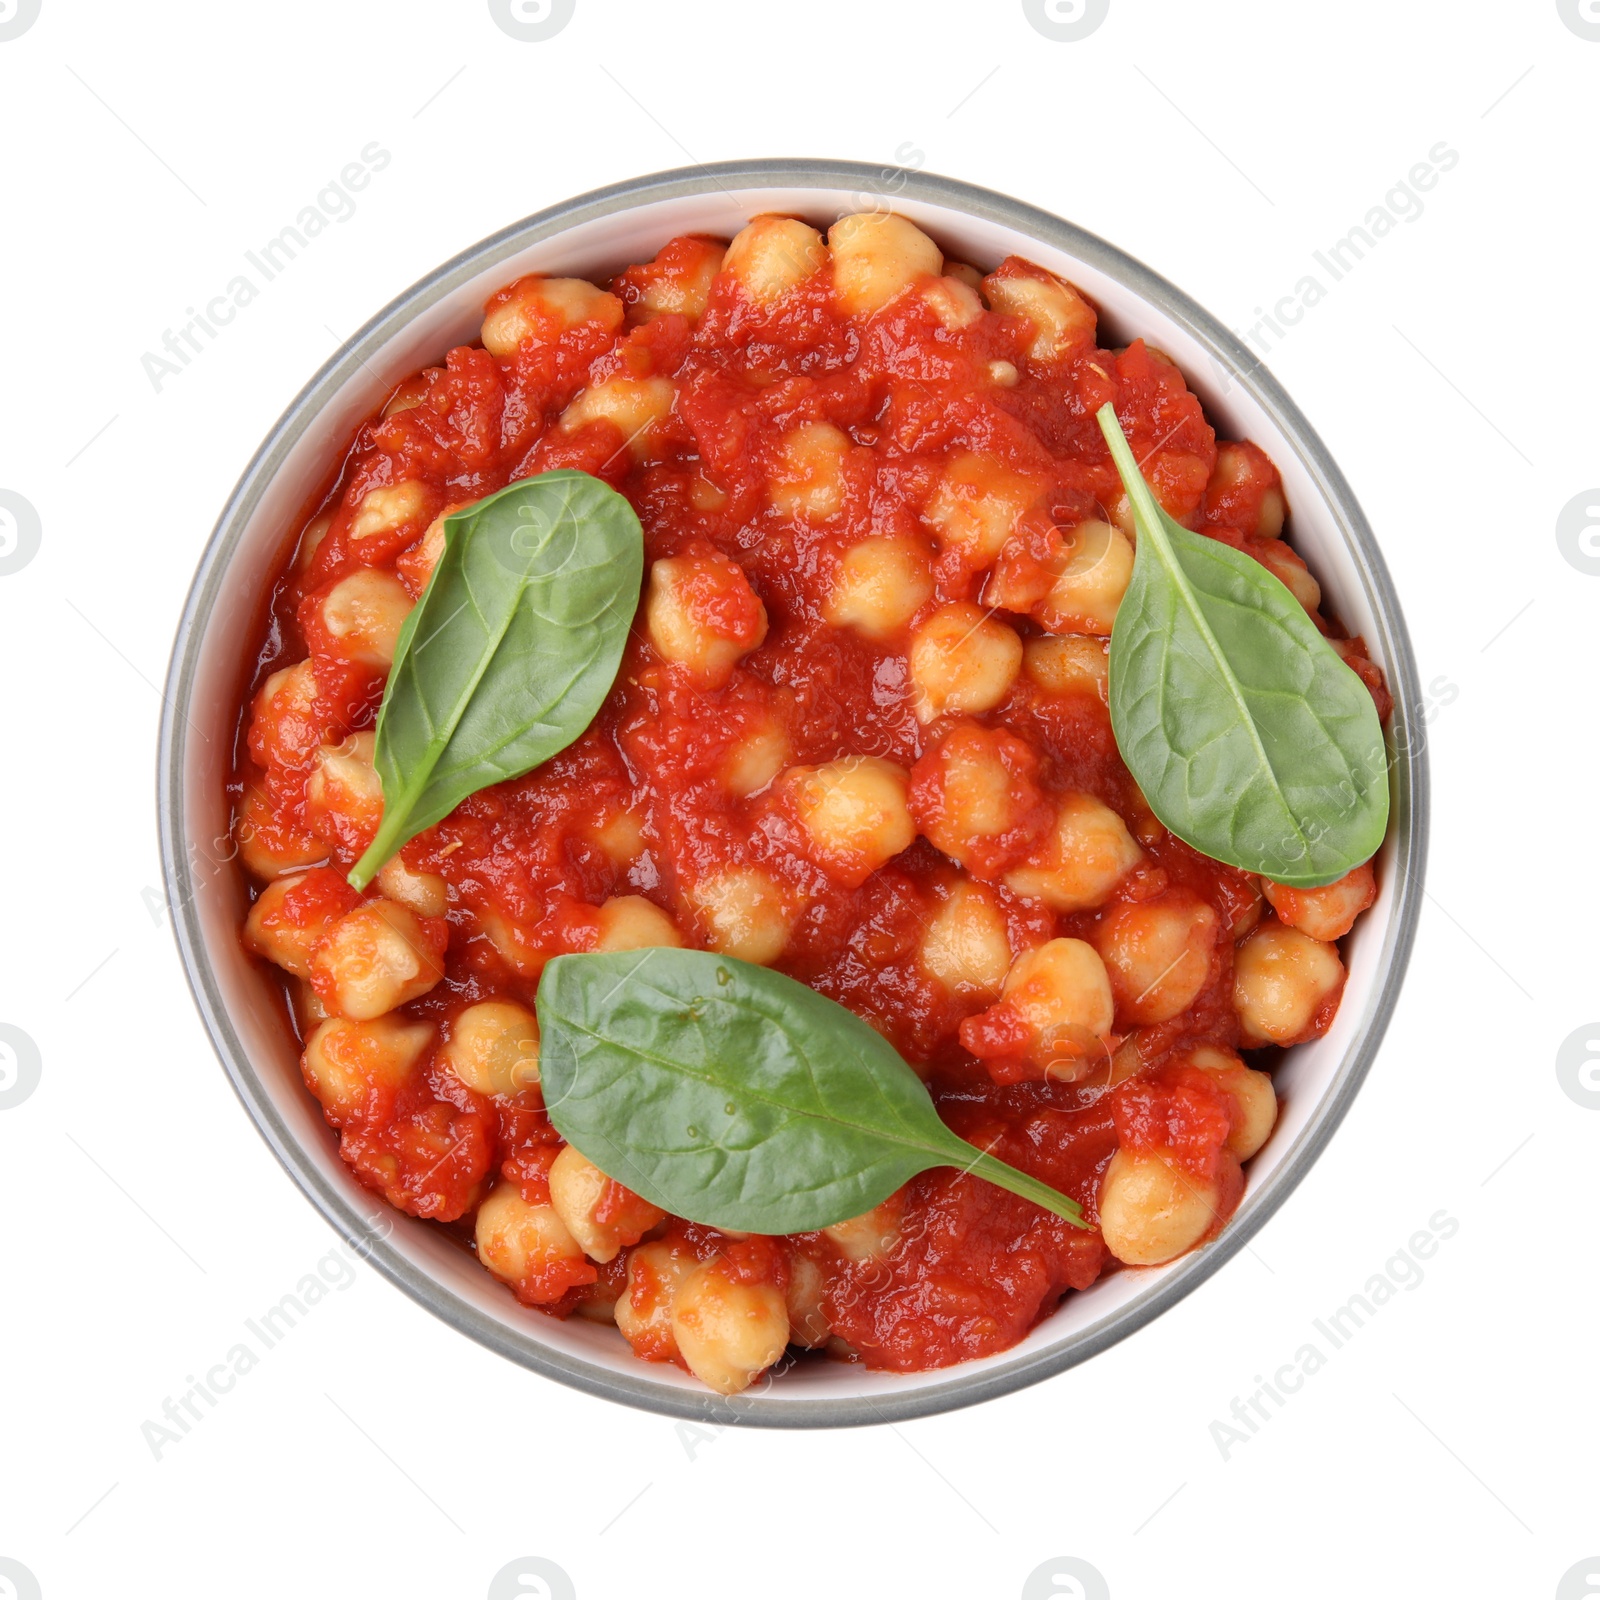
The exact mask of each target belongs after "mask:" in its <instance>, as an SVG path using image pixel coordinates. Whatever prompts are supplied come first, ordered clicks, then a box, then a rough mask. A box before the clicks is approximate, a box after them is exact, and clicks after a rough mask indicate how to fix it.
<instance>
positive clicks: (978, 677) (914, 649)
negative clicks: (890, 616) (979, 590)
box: [911, 601, 1022, 722]
mask: <svg viewBox="0 0 1600 1600" xmlns="http://www.w3.org/2000/svg"><path fill="white" fill-rule="evenodd" d="M1021 669H1022V640H1021V639H1019V638H1018V637H1017V633H1016V630H1015V629H1014V628H1011V627H1008V626H1007V625H1006V624H1005V623H1003V622H1000V621H997V620H996V619H995V618H994V617H992V616H988V615H986V614H985V613H984V612H983V611H981V610H979V608H978V607H977V606H975V605H971V604H969V603H968V602H966V601H957V602H956V603H955V604H953V605H947V606H940V608H939V609H938V610H937V611H935V612H934V613H933V615H932V616H931V617H929V618H928V619H927V620H926V621H925V622H924V623H922V625H921V626H920V627H918V628H917V630H916V632H915V633H914V634H913V635H912V636H911V682H912V688H913V693H912V706H913V708H914V709H915V711H916V714H917V720H918V721H919V722H932V721H933V720H934V719H935V718H937V717H942V716H944V715H946V714H947V713H948V712H952V711H992V710H993V709H994V707H995V706H997V705H999V704H1000V702H1001V701H1002V700H1004V699H1005V697H1006V695H1007V693H1009V691H1010V689H1011V685H1012V684H1013V683H1014V682H1015V681H1016V677H1017V673H1018V672H1019V671H1021Z"/></svg>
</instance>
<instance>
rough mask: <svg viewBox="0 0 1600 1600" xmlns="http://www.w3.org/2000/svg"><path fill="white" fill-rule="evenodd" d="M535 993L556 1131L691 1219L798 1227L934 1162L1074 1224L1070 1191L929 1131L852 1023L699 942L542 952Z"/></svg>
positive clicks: (751, 1228) (778, 979) (924, 1105)
mask: <svg viewBox="0 0 1600 1600" xmlns="http://www.w3.org/2000/svg"><path fill="white" fill-rule="evenodd" d="M537 1003H538V1009H539V1032H540V1045H539V1075H540V1081H541V1085H542V1088H543V1091H544V1098H545V1105H546V1107H547V1109H548V1111H549V1114H550V1120H551V1121H552V1122H553V1123H554V1124H555V1125H556V1128H557V1130H558V1131H559V1132H560V1134H561V1136H562V1137H563V1138H564V1139H566V1140H567V1141H568V1143H570V1144H573V1145H576V1146H577V1148H578V1149H579V1150H581V1151H582V1152H583V1154H584V1155H586V1156H587V1157H588V1158H589V1160H591V1161H592V1162H594V1164H595V1165H596V1166H597V1167H599V1168H600V1170H601V1171H602V1172H604V1173H606V1174H607V1175H608V1176H610V1177H613V1178H615V1179H616V1180H617V1181H618V1182H619V1183H623V1184H626V1185H627V1186H628V1188H630V1189H632V1190H633V1191H634V1192H635V1193H636V1194H641V1195H643V1196H644V1198H645V1199H646V1200H649V1201H650V1202H652V1204H654V1205H658V1206H661V1207H663V1208H664V1209H665V1210H667V1211H670V1212H673V1213H674V1214H675V1215H677V1216H680V1217H687V1218H688V1219H689V1220H690V1221H691V1222H703V1223H707V1224H709V1225H710V1226H712V1227H720V1228H736V1229H740V1230H743V1231H747V1232H751V1233H770V1234H782V1233H806V1232H809V1231H810V1230H811V1229H813V1228H825V1227H828V1226H830V1225H831V1224H832V1223H835V1222H842V1221H844V1219H845V1218H846V1217H855V1216H859V1215H860V1214H861V1213H862V1212H863V1211H870V1210H871V1209H872V1207H873V1206H875V1205H877V1204H878V1202H879V1201H881V1200H884V1199H886V1198H887V1197H888V1196H889V1195H891V1194H892V1193H893V1192H894V1191H895V1190H896V1189H898V1188H899V1187H900V1186H901V1184H903V1183H905V1182H906V1181H907V1180H908V1179H910V1178H913V1177H915V1176H916V1174H917V1173H919V1172H922V1171H924V1170H926V1169H927V1168H929V1167H946V1166H950V1167H960V1168H962V1169H963V1170H965V1171H968V1172H972V1173H975V1174H977V1176H979V1177H981V1178H985V1179H987V1180H988V1181H989V1182H990V1183H994V1184H998V1185H999V1186H1000V1187H1001V1188H1002V1189H1009V1190H1010V1191H1011V1192H1012V1193H1013V1194H1017V1195H1021V1196H1023V1197H1024V1198H1025V1199H1028V1200H1031V1201H1033V1202H1034V1204H1035V1205H1038V1206H1042V1207H1043V1208H1044V1209H1045V1210H1047V1211H1051V1212H1054V1213H1055V1215H1056V1216H1058V1217H1064V1218H1066V1220H1067V1221H1069V1222H1072V1223H1074V1224H1076V1225H1077V1226H1079V1227H1085V1226H1087V1224H1085V1223H1084V1221H1083V1218H1082V1213H1081V1212H1080V1211H1079V1209H1078V1206H1077V1205H1076V1203H1075V1202H1074V1201H1072V1200H1069V1199H1068V1198H1067V1197H1066V1196H1065V1195H1063V1194H1058V1193H1057V1192H1056V1191H1055V1190H1054V1189H1052V1188H1050V1187H1049V1186H1048V1185H1047V1184H1043V1183H1040V1182H1039V1181H1038V1180H1037V1179H1034V1178H1030V1177H1029V1176H1028V1175H1027V1174H1026V1173H1023V1172H1018V1171H1017V1170H1016V1168H1015V1167H1010V1166H1007V1165H1006V1163H1005V1162H1003V1161H999V1160H996V1159H995V1157H993V1156H990V1155H988V1154H986V1153H985V1152H984V1151H982V1150H979V1149H978V1148H977V1147H976V1146H975V1145H970V1144H968V1143H967V1142H966V1140H964V1139H962V1138H959V1137H958V1136H957V1135H956V1134H954V1133H952V1132H951V1131H950V1130H949V1129H948V1128H947V1127H945V1125H944V1123H943V1122H941V1121H940V1120H939V1113H938V1112H937V1111H935V1110H934V1106H933V1101H932V1100H931V1099H929V1097H928V1091H927V1090H926V1089H924V1088H923V1086H922V1083H921V1081H920V1080H919V1079H918V1077H917V1075H916V1073H914V1072H913V1071H912V1070H911V1068H910V1067H908V1066H907V1065H906V1063H905V1062H904V1061H902V1060H901V1059H900V1057H899V1056H898V1055H897V1054H896V1053H895V1052H894V1050H893V1049H892V1048H891V1047H890V1046H889V1045H888V1044H887V1043H886V1042H885V1041H884V1040H883V1039H882V1038H881V1037H880V1036H879V1035H878V1034H877V1033H875V1032H874V1031H873V1030H872V1029H871V1028H869V1027H868V1026H867V1024H866V1023H864V1022H863V1021H862V1020H861V1019H860V1018H859V1017H857V1016H855V1015H854V1014H853V1013H851V1012H849V1011H847V1010H846V1009H845V1008H844V1007H843V1006H841V1005H837V1004H835V1003H834V1002H833V1001H832V1000H829V999H827V998H826V997H825V996H823V995H820V994H818V993H817V992H816V991H815V990H814V989H808V988H807V987H806V986H805V985H804V984H803V983H796V982H795V980H794V979H793V978H786V977H784V976H783V975H782V974H781V973H777V972H769V971H768V970H767V969H766V968H765V967H757V966H752V965H751V964H750V963H749V962H745V961H735V960H733V959H731V958H730V957H728V956H719V955H714V954H711V953H709V952H707V951H703V950H667V949H654V950H621V951H611V952H607V953H605V954H600V955H567V956H557V957H556V959H555V960H554V961H552V962H551V963H550V964H549V965H548V966H547V967H546V968H545V969H544V974H543V976H542V977H541V978H540V981H539V994H538V1002H537Z"/></svg>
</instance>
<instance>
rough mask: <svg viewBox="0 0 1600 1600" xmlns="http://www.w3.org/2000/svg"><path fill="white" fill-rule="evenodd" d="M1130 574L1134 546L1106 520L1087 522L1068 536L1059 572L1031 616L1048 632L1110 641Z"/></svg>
mask: <svg viewBox="0 0 1600 1600" xmlns="http://www.w3.org/2000/svg"><path fill="white" fill-rule="evenodd" d="M1132 576H1133V546H1132V545H1131V544H1130V543H1129V542H1128V538H1127V536H1126V535H1125V534H1124V533H1122V532H1121V531H1120V530H1119V529H1117V528H1113V527H1112V526H1111V524H1110V523H1109V522H1101V521H1099V520H1098V519H1097V518H1091V519H1090V520H1089V521H1087V522H1081V523H1079V524H1078V526H1077V527H1076V528H1074V529H1072V531H1071V533H1070V534H1069V535H1068V543H1067V548H1066V551H1065V552H1064V556H1063V561H1062V565H1061V568H1060V571H1059V572H1058V573H1057V575H1056V579H1055V582H1054V583H1052V584H1051V586H1050V590H1049V592H1048V593H1047V594H1046V595H1045V597H1044V599H1043V600H1041V601H1040V602H1039V604H1038V605H1037V606H1036V607H1035V608H1034V610H1033V615H1034V616H1035V617H1036V618H1038V620H1039V622H1040V623H1041V624H1042V625H1043V626H1044V627H1046V628H1048V629H1049V630H1050V631H1051V632H1052V633H1090V634H1099V635H1100V636H1101V637H1109V635H1110V633H1111V625H1112V623H1114V622H1115V621H1116V620H1117V607H1118V606H1120V605H1121V604H1122V597H1123V595H1124V594H1126V593H1127V591H1128V581H1129V579H1130V578H1132Z"/></svg>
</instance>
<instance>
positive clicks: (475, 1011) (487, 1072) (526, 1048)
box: [439, 1000, 539, 1096]
mask: <svg viewBox="0 0 1600 1600" xmlns="http://www.w3.org/2000/svg"><path fill="white" fill-rule="evenodd" d="M439 1060H440V1061H441V1062H443V1063H444V1065H445V1066H447V1067H449V1069H450V1070H451V1071H452V1072H453V1073H455V1075H456V1076H457V1077H458V1078H459V1079H460V1080H461V1081H462V1082H463V1083H464V1084H466V1086H467V1087H468V1088H469V1089H471V1090H473V1091H474V1092H476V1093H477V1094H498V1095H508V1096H509V1095H514V1094H520V1093H521V1092H522V1091H523V1090H524V1089H530V1088H532V1087H534V1086H535V1085H536V1084H537V1083H538V1082H539V1019H538V1018H537V1017H536V1016H535V1015H534V1014H533V1012H531V1011H530V1010H529V1009H528V1008H527V1007H526V1006H520V1005H518V1004H517V1003H516V1002H515V1001H512V1000H481V1001H479V1002H478V1004H477V1005H472V1006H468V1007H467V1009H466V1010H465V1011H463V1012H462V1013H461V1014H460V1015H459V1016H458V1017H457V1018H456V1020H455V1021H454V1022H453V1023H452V1024H451V1025H450V1037H449V1039H448V1040H447V1041H446V1042H445V1043H444V1045H443V1046H442V1047H441V1048H440V1051H439Z"/></svg>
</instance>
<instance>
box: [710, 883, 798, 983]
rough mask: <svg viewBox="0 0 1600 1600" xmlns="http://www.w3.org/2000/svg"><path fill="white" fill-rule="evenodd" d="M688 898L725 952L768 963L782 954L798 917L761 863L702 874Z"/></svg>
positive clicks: (716, 947) (714, 944)
mask: <svg viewBox="0 0 1600 1600" xmlns="http://www.w3.org/2000/svg"><path fill="white" fill-rule="evenodd" d="M689 899H690V901H691V903H692V904H693V905H694V907H695V908H696V910H697V911H698V912H699V914H700V918H701V920H702V922H703V923H704V924H705V929H706V942H707V943H708V944H709V945H710V946H711V948H712V949H713V950H715V951H717V952H718V953H719V954H721V955H725V956H733V957H734V958H735V959H736V960H739V961H750V962H753V963H755V965H757V966H762V967H764V966H767V965H769V964H770V963H772V962H774V961H776V960H777V959H778V957H779V956H780V955H782V954H783V948H784V946H785V945H786V944H788V942H789V930H790V928H791V927H792V926H793V922H794V918H793V914H792V913H791V911H790V909H789V905H788V900H787V897H786V896H785V894H784V892H783V889H782V888H781V887H780V885H779V884H778V883H777V881H776V880H775V879H774V878H773V877H772V876H771V874H769V873H766V872H763V871H762V869H761V868H760V867H729V868H727V869H725V870H724V871H722V872H719V873H716V874H714V875H713V876H711V877H709V878H702V879H701V880H700V882H699V883H697V884H696V885H695V886H694V887H693V888H692V889H691V890H690V891H689Z"/></svg>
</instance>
